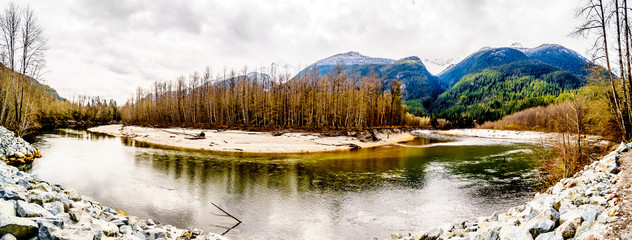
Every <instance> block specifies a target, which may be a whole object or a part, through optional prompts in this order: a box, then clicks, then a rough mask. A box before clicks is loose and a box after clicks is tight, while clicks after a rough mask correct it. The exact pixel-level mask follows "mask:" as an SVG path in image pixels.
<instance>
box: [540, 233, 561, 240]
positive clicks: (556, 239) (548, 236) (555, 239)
mask: <svg viewBox="0 0 632 240" xmlns="http://www.w3.org/2000/svg"><path fill="white" fill-rule="evenodd" d="M535 240H564V237H562V234H561V233H559V232H548V233H543V234H540V235H538V237H537V238H535Z"/></svg>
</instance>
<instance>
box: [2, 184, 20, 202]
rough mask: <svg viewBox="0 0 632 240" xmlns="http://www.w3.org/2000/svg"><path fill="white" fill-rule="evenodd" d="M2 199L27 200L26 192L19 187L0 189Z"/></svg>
mask: <svg viewBox="0 0 632 240" xmlns="http://www.w3.org/2000/svg"><path fill="white" fill-rule="evenodd" d="M0 198H4V199H5V200H26V191H25V189H22V188H18V187H3V188H2V189H0Z"/></svg>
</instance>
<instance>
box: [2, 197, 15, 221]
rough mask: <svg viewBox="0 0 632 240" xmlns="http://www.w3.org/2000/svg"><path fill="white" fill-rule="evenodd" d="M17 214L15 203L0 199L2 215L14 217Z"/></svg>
mask: <svg viewBox="0 0 632 240" xmlns="http://www.w3.org/2000/svg"><path fill="white" fill-rule="evenodd" d="M15 214H16V213H15V203H13V202H12V201H5V200H4V199H0V215H3V216H11V217H14V216H15Z"/></svg>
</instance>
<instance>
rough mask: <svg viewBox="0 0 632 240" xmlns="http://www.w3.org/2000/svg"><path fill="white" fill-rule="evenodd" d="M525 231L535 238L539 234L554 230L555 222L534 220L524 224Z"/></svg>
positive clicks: (542, 219)
mask: <svg viewBox="0 0 632 240" xmlns="http://www.w3.org/2000/svg"><path fill="white" fill-rule="evenodd" d="M525 226H526V228H527V231H529V233H531V236H532V237H534V238H535V237H537V236H538V235H540V234H541V233H545V232H548V231H551V230H553V228H555V222H554V221H551V220H550V219H544V218H534V219H532V220H531V221H529V222H527V223H526V224H525Z"/></svg>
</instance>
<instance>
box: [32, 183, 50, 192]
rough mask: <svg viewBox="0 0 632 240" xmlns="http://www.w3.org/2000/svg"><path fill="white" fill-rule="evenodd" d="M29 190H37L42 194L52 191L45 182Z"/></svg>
mask: <svg viewBox="0 0 632 240" xmlns="http://www.w3.org/2000/svg"><path fill="white" fill-rule="evenodd" d="M31 189H37V190H41V191H44V192H50V191H53V188H52V187H51V186H50V185H49V184H48V183H45V182H41V183H38V184H36V185H34V186H33V187H32V188H31Z"/></svg>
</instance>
